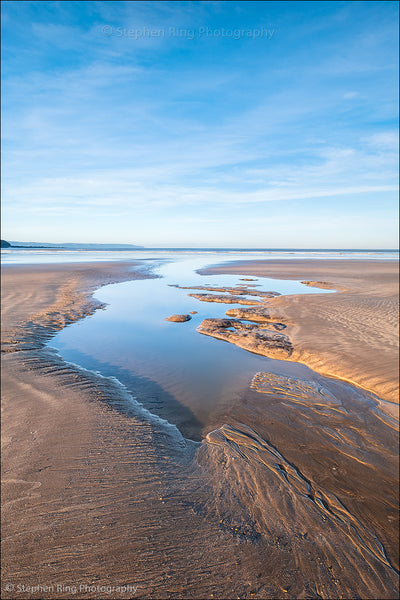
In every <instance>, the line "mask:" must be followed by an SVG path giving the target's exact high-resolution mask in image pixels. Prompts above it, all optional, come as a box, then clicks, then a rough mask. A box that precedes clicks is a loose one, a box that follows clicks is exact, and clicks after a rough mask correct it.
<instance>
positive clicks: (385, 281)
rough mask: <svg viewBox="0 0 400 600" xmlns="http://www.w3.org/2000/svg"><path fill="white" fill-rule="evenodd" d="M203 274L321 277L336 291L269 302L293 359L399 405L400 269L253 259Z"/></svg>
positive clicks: (378, 263) (375, 263) (366, 264)
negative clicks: (281, 324)
mask: <svg viewBox="0 0 400 600" xmlns="http://www.w3.org/2000/svg"><path fill="white" fill-rule="evenodd" d="M200 273H202V274H204V275H206V274H215V273H237V274H239V275H249V276H252V277H254V276H257V275H258V276H261V277H271V278H277V279H298V280H305V281H308V282H319V283H318V284H316V287H325V288H331V289H336V290H338V293H334V294H321V295H319V294H313V295H296V296H282V297H278V298H275V299H273V300H271V301H270V304H269V305H270V306H271V307H272V308H273V309H274V310H275V313H278V316H279V314H281V315H282V317H284V319H285V323H287V324H288V327H287V329H286V330H285V334H287V335H289V337H290V339H291V341H292V344H293V347H294V351H293V354H292V355H291V357H290V360H293V361H296V362H301V363H304V364H306V365H308V366H309V367H311V368H312V369H314V370H315V371H318V372H319V373H322V374H324V375H328V376H332V377H339V378H341V379H344V380H346V381H349V382H352V383H354V384H356V385H359V386H361V387H363V388H364V389H367V390H370V391H372V392H374V393H375V394H377V396H379V397H380V398H382V399H383V400H386V401H388V402H390V403H393V404H395V405H396V406H394V407H390V406H389V407H387V405H386V410H389V411H390V413H391V414H397V415H398V406H397V405H398V402H399V387H398V383H399V344H398V339H399V278H398V275H399V266H398V263H397V262H394V261H393V262H391V261H375V260H364V261H362V260H357V261H354V260H312V261H306V260H298V259H296V260H290V261H289V260H280V261H278V260H271V261H270V260H258V261H243V262H237V263H232V264H229V265H221V266H219V267H214V268H212V269H203V270H201V271H200Z"/></svg>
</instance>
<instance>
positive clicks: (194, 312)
mask: <svg viewBox="0 0 400 600" xmlns="http://www.w3.org/2000/svg"><path fill="white" fill-rule="evenodd" d="M189 312H190V314H191V315H197V310H191V311H189Z"/></svg>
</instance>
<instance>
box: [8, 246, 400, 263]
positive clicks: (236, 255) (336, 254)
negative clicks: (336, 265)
mask: <svg viewBox="0 0 400 600" xmlns="http://www.w3.org/2000/svg"><path fill="white" fill-rule="evenodd" d="M188 254H192V255H198V256H202V255H204V256H207V257H209V258H211V257H212V255H214V256H215V259H216V260H217V261H218V262H221V260H223V259H224V255H225V256H226V260H244V259H246V258H248V259H258V260H261V259H268V258H270V259H296V258H297V259H301V258H302V259H305V258H308V259H318V258H324V259H338V258H340V259H370V260H377V259H379V260H398V258H399V251H398V250H375V249H371V250H361V249H360V250H357V249H356V250H350V249H346V248H343V249H336V250H329V249H296V248H285V249H273V248H264V249H254V248H240V249H238V248H137V249H132V250H118V249H116V248H115V247H109V248H104V249H102V250H93V249H88V248H81V249H71V248H60V249H57V248H26V249H25V248H7V249H2V250H1V262H2V263H3V264H5V265H6V264H46V263H67V262H92V261H95V262H98V261H129V260H136V259H149V258H168V257H171V258H173V259H176V258H178V257H179V256H182V257H183V256H187V255H188Z"/></svg>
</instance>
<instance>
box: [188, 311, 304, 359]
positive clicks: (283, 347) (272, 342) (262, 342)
mask: <svg viewBox="0 0 400 600" xmlns="http://www.w3.org/2000/svg"><path fill="white" fill-rule="evenodd" d="M197 331H198V332H199V333H202V334H204V335H209V336H211V337H214V338H217V339H220V340H225V341H226V342H231V343H232V344H235V345H236V346H239V347H240V348H244V349H245V350H248V351H249V352H254V353H255V354H261V355H262V356H268V357H270V358H283V359H285V358H288V357H289V356H290V355H291V354H292V352H293V347H292V344H291V342H290V339H289V338H288V336H286V335H284V334H283V333H277V332H276V331H271V330H270V329H266V328H262V327H260V326H259V325H256V324H255V323H242V322H241V321H239V319H204V320H203V321H202V323H201V325H200V326H199V327H198V328H197Z"/></svg>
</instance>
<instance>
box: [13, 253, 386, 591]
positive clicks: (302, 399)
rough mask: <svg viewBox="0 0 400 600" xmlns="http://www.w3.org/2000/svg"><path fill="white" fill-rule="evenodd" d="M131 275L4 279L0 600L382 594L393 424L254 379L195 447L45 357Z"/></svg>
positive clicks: (62, 273)
mask: <svg viewBox="0 0 400 600" xmlns="http://www.w3.org/2000/svg"><path fill="white" fill-rule="evenodd" d="M337 268H338V273H339V270H340V269H339V265H337ZM241 273H243V274H246V275H247V274H248V275H253V274H254V272H252V271H251V270H250V271H249V270H242V271H241ZM280 275H281V274H280ZM280 275H279V276H280ZM286 275H287V276H291V274H290V273H286ZM329 275H331V277H330V280H331V279H332V273H330V274H329ZM143 276H145V274H144V273H143V272H135V270H134V265H131V266H128V265H121V264H115V263H114V264H96V265H64V266H62V267H61V266H40V267H39V266H37V267H36V266H35V267H29V268H28V267H22V266H21V267H10V268H8V267H7V268H5V269H4V272H3V279H2V282H3V296H2V299H3V303H4V304H3V331H2V335H3V338H2V344H3V350H4V354H3V360H2V388H3V393H2V415H3V427H2V481H3V494H2V504H3V511H2V515H3V552H2V568H3V579H2V594H3V595H2V597H4V598H38V597H42V598H58V597H59V598H71V597H74V598H125V597H126V598H336V597H338V598H339V597H345V598H350V597H362V598H395V597H396V594H397V584H398V575H397V571H396V569H398V556H397V544H396V532H397V524H396V519H397V508H396V507H397V498H396V483H395V482H396V478H397V470H396V458H397V457H396V450H397V447H396V428H395V427H394V426H393V424H392V423H391V422H390V420H388V419H387V418H385V417H384V416H382V415H379V413H378V412H377V411H376V409H375V404H374V403H373V402H372V401H371V402H370V403H368V402H367V403H366V407H365V409H363V410H360V406H361V405H360V400H359V398H358V396H357V391H351V389H350V387H346V385H347V384H345V383H341V382H337V383H334V382H333V383H330V382H329V381H328V380H326V381H325V380H323V378H320V380H319V379H318V377H319V376H316V382H317V383H316V384H315V386H314V387H313V386H312V385H311V387H310V386H308V387H307V385H308V384H305V382H304V381H298V380H294V379H293V380H289V379H287V378H286V379H284V380H282V381H281V380H279V381H277V380H276V379H274V378H272V379H271V378H270V377H268V376H261V375H260V376H258V379H257V378H255V380H254V383H253V387H254V390H251V391H250V392H249V396H248V398H247V405H246V406H242V405H240V406H239V404H237V405H235V404H234V403H233V405H232V407H231V408H230V410H231V413H230V414H231V418H229V421H228V424H227V425H226V426H224V427H219V428H218V430H216V431H215V432H213V433H210V435H209V436H208V437H207V439H206V440H204V441H203V442H202V443H201V444H197V443H194V442H190V441H187V440H184V439H183V438H182V436H181V435H180V434H179V432H178V431H177V429H176V428H175V427H174V426H171V425H168V424H166V423H165V422H161V421H160V420H159V419H157V418H154V417H152V416H151V415H149V414H148V413H146V412H145V411H143V410H142V409H141V408H140V407H139V406H138V405H137V404H136V403H135V402H134V401H133V400H132V399H131V398H130V397H129V395H128V394H127V392H126V390H125V389H124V388H123V387H122V386H120V385H118V383H117V382H116V381H114V380H112V379H104V378H100V377H98V376H96V375H95V374H91V373H89V372H87V371H84V370H80V369H77V368H74V367H73V366H71V365H67V364H65V363H63V362H62V360H61V359H60V358H59V357H58V356H57V355H56V354H55V353H54V352H52V351H50V350H49V349H47V348H46V347H44V343H45V341H46V340H48V339H49V338H50V337H51V335H52V333H53V332H54V331H56V330H58V329H59V328H60V327H62V326H64V325H65V324H67V323H68V322H72V321H73V320H75V319H78V318H81V317H82V316H84V315H85V314H90V313H91V312H92V311H93V310H95V308H96V303H95V302H94V301H93V300H91V299H90V293H91V292H92V291H93V290H94V289H95V288H96V287H99V286H100V285H101V284H102V283H109V282H111V281H118V280H125V279H134V278H138V277H143ZM277 276H278V275H277ZM315 276H317V275H316V274H315ZM301 277H302V278H303V277H304V278H308V279H311V274H310V270H308V271H307V269H305V272H304V275H302V276H301ZM338 277H339V275H338ZM321 278H322V277H321V275H319V276H318V279H321ZM324 278H325V279H326V278H327V276H326V275H324ZM350 280H351V277H350V276H349V284H348V285H350ZM337 283H338V282H337V281H336V280H335V284H337ZM388 285H389V284H388ZM346 294H349V295H350V297H351V298H352V299H353V300H352V301H353V302H356V300H354V298H357V297H358V296H357V293H356V292H346ZM358 295H360V293H359V294H358ZM336 296H337V297H339V295H336ZM326 298H327V296H324V297H323V299H326ZM309 299H310V298H309ZM284 300H285V299H283V298H282V299H279V302H282V301H284ZM295 300H296V299H295V298H293V299H288V302H289V304H290V302H291V301H292V302H294V301H295ZM312 301H313V302H315V301H318V300H317V297H313V298H312ZM273 302H275V300H274V301H273ZM378 304H379V303H378ZM97 306H98V305H97ZM342 310H344V305H343V304H342ZM361 313H362V311H360V310H359V312H358V313H357V314H358V315H360V314H361ZM299 314H300V315H301V311H299ZM291 318H292V319H293V321H295V313H294V312H292V314H291ZM360 318H361V319H362V317H360ZM293 331H294V332H295V331H296V330H295V329H293ZM294 339H296V338H294ZM297 339H299V338H297ZM384 339H385V340H386V338H384ZM315 353H316V351H315ZM375 371H376V369H375ZM386 377H387V376H386ZM285 386H286V388H285ZM324 386H326V387H324ZM283 388H285V390H286V391H285V393H284V395H283V397H284V402H283V401H282V389H283ZM277 390H278V391H277ZM321 399H322V400H321ZM321 402H322V403H321ZM322 406H323V408H321V407H322ZM310 424H311V426H309V425H310ZM251 427H254V430H253V429H251ZM260 436H261V437H260ZM335 436H336V437H335ZM327 439H329V440H331V441H330V442H327ZM330 444H331V445H330ZM7 585H8V586H14V588H13V590H11V588H8V591H7V587H6V586H7ZM38 585H39V586H42V591H41V592H38V591H31V592H29V591H28V589H27V588H28V586H38ZM126 585H130V586H133V589H132V588H131V590H130V591H129V590H125V591H121V590H118V589H117V590H115V591H111V592H109V591H108V590H102V589H99V587H97V586H126ZM22 586H25V591H24V588H23V587H22ZM44 586H48V587H49V589H48V591H46V589H45V587H44ZM57 586H60V588H59V589H57ZM80 586H83V588H80ZM85 586H92V587H91V588H90V589H88V588H87V587H85ZM43 590H44V591H43ZM71 590H72V591H71Z"/></svg>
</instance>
